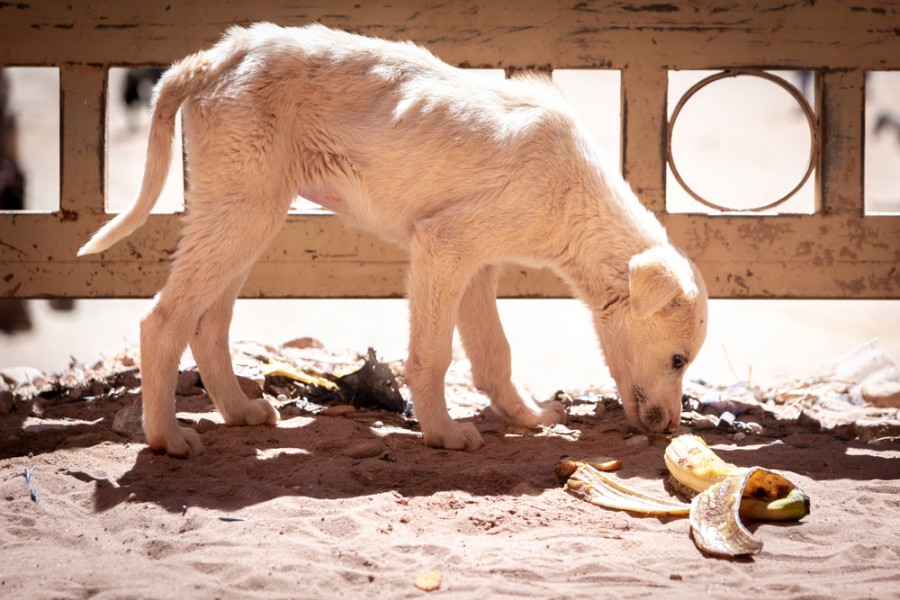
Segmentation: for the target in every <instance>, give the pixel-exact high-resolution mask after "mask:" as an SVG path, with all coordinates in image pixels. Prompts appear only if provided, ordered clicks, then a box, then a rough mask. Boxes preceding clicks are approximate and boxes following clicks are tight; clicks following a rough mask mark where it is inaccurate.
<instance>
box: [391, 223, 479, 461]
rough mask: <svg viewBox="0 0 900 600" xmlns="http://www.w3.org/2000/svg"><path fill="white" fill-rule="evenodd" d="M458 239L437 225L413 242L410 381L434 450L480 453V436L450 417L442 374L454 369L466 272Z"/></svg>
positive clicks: (418, 414) (420, 229)
mask: <svg viewBox="0 0 900 600" xmlns="http://www.w3.org/2000/svg"><path fill="white" fill-rule="evenodd" d="M458 242H459V240H458V239H455V236H453V235H452V234H451V233H449V232H447V231H442V230H441V228H440V226H439V225H436V224H433V223H429V224H423V225H420V226H419V227H418V229H417V232H416V235H415V238H414V239H413V241H412V243H411V244H410V260H411V263H410V274H409V314H410V331H409V359H408V360H407V363H406V383H407V385H408V386H409V388H410V391H411V392H412V398H413V406H414V407H415V411H416V418H417V419H418V420H419V425H420V426H421V428H422V433H423V434H424V436H425V443H426V444H427V445H428V446H431V447H434V448H449V449H452V450H469V451H471V450H477V449H478V448H480V447H481V446H482V444H483V441H482V439H481V434H479V433H478V430H477V429H476V428H475V426H474V425H472V424H471V423H466V424H461V423H457V422H456V421H454V420H453V419H451V418H450V414H449V413H448V412H447V403H446V400H445V398H444V376H445V375H446V373H447V368H448V367H449V366H450V360H451V355H452V344H453V328H454V322H455V316H456V311H457V310H458V307H459V300H460V297H461V296H462V290H463V288H464V286H465V284H466V279H467V278H468V273H469V272H471V271H470V270H467V269H466V268H465V267H464V262H463V260H462V259H461V256H460V252H459V244H458Z"/></svg>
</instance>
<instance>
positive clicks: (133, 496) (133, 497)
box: [125, 492, 137, 502]
mask: <svg viewBox="0 0 900 600" xmlns="http://www.w3.org/2000/svg"><path fill="white" fill-rule="evenodd" d="M135 500H137V494H135V493H134V492H131V493H130V494H128V497H127V498H125V502H134V501H135Z"/></svg>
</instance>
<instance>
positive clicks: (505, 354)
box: [457, 266, 566, 428]
mask: <svg viewBox="0 0 900 600" xmlns="http://www.w3.org/2000/svg"><path fill="white" fill-rule="evenodd" d="M496 289H497V269H496V267H493V266H486V267H484V268H482V269H481V270H480V271H479V272H478V273H477V274H476V275H475V276H474V277H473V278H472V280H471V281H470V282H469V285H468V287H467V288H466V292H465V294H464V295H463V298H462V302H461V303H460V307H459V322H458V324H457V326H458V328H459V336H460V339H461V340H462V343H463V347H464V348H465V350H466V355H467V356H468V357H469V360H470V361H471V363H472V377H473V379H474V381H475V387H477V388H478V389H479V390H481V391H482V392H484V393H485V394H487V396H488V397H489V398H490V399H491V408H492V409H493V410H494V411H495V412H496V413H498V414H499V415H500V416H501V417H503V418H504V419H506V421H507V422H509V423H512V424H514V425H521V426H524V427H528V428H534V427H537V426H538V425H551V424H554V423H560V422H563V421H565V419H566V411H565V408H564V407H563V405H562V404H560V403H559V402H555V401H548V402H543V403H537V402H535V401H534V400H533V399H532V398H531V396H530V395H528V394H522V393H520V392H519V390H518V389H517V388H516V385H515V384H514V383H513V381H512V359H511V354H510V349H509V342H507V340H506V335H505V334H504V333H503V325H502V324H501V322H500V315H499V314H498V312H497V299H496Z"/></svg>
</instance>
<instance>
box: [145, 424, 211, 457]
mask: <svg viewBox="0 0 900 600" xmlns="http://www.w3.org/2000/svg"><path fill="white" fill-rule="evenodd" d="M147 444H148V445H149V446H150V449H151V450H153V451H154V452H158V453H160V454H163V453H164V454H168V455H169V456H171V457H172V458H190V457H194V456H200V455H201V454H203V442H202V441H200V434H199V433H197V432H196V431H194V430H193V429H190V428H189V427H176V428H175V429H173V430H172V431H171V432H168V433H167V434H163V435H151V434H150V433H148V434H147Z"/></svg>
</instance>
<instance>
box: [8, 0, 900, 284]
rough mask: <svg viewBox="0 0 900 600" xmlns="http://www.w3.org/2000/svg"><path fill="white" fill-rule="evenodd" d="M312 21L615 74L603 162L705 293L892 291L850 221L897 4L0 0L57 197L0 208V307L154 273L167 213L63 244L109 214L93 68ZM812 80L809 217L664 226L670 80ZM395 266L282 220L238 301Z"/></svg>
mask: <svg viewBox="0 0 900 600" xmlns="http://www.w3.org/2000/svg"><path fill="white" fill-rule="evenodd" d="M259 20H268V21H273V22H277V23H280V24H283V25H301V24H306V23H309V22H312V21H320V22H322V23H324V24H326V25H330V26H333V27H339V28H343V29H347V30H350V31H355V32H359V33H364V34H370V35H377V36H382V37H388V38H398V39H410V40H413V41H416V42H418V43H421V44H423V45H425V46H427V47H428V48H429V49H431V50H432V51H433V52H435V54H437V55H438V56H439V57H441V58H442V59H444V60H445V61H447V62H449V63H451V64H457V65H466V66H472V67H484V68H501V69H506V70H507V72H510V71H515V70H518V69H523V68H540V69H542V70H547V69H552V68H603V69H618V70H620V71H621V90H622V91H621V94H622V97H621V102H622V103H621V107H622V122H621V160H622V170H623V173H624V174H625V176H626V178H627V179H628V181H629V182H630V183H631V185H632V186H633V187H634V189H635V190H636V192H637V193H638V195H639V196H640V198H641V199H642V201H643V202H644V203H645V204H647V206H649V207H650V208H651V209H652V210H654V211H656V212H657V213H658V214H659V215H660V218H661V219H662V220H663V221H664V222H665V224H666V226H667V228H668V230H669V232H670V235H671V237H672V238H673V239H674V240H675V242H676V243H677V244H679V245H680V246H681V247H683V248H684V249H685V250H686V251H687V253H688V254H689V255H690V256H691V257H692V258H693V259H695V260H696V261H697V263H698V265H699V267H700V269H701V270H702V271H703V273H704V275H705V277H706V280H707V284H708V287H709V289H710V294H711V295H712V296H714V297H773V298H775V297H778V298H787V297H807V298H894V299H896V298H900V216H897V215H894V216H875V215H871V216H870V215H865V214H864V209H863V147H864V130H863V110H864V97H865V73H866V71H869V70H897V69H900V6H898V5H897V4H896V3H895V2H890V1H888V0H881V1H878V2H873V1H870V0H849V1H845V0H818V1H813V0H803V1H787V0H778V1H774V2H773V1H760V2H754V3H750V2H719V1H713V2H699V1H690V2H674V1H669V2H648V1H633V2H614V1H609V0H597V1H591V0H586V1H577V0H571V1H564V2H554V1H541V0H518V1H499V0H498V1H493V2H491V1H486V2H474V1H470V0H448V1H445V2H434V3H430V2H413V1H411V0H393V1H391V2H368V1H366V0H355V1H343V0H338V1H330V2H319V3H312V2H272V1H259V2H244V1H242V0H196V1H194V2H188V1H184V0H142V1H141V2H130V1H123V0H97V1H92V2H87V1H85V2H81V1H77V0H69V1H59V0H43V1H38V0H21V1H15V0H13V1H0V66H55V67H58V68H59V70H60V87H61V95H60V97H61V104H62V105H61V109H60V110H61V133H60V135H61V152H62V156H61V173H60V179H61V186H60V187H61V198H60V209H59V210H58V211H56V212H53V213H46V214H35V213H30V214H29V213H22V214H13V213H5V214H0V296H14V297H42V296H74V297H142V296H150V295H152V294H153V293H155V292H156V291H157V289H158V288H159V287H160V286H161V284H162V282H163V280H164V279H165V276H166V273H167V271H168V260H169V256H170V253H171V251H172V249H173V247H174V246H175V243H176V241H177V236H178V230H179V224H178V216H177V215H153V216H151V218H150V220H149V222H148V224H147V225H145V226H144V227H143V228H142V229H141V230H140V231H139V232H138V233H136V234H135V235H133V236H132V237H130V238H129V239H128V240H127V241H125V242H123V243H120V244H119V245H118V246H116V247H114V248H113V249H111V250H109V251H107V252H106V253H104V254H102V255H99V256H89V257H84V258H80V259H76V258H75V252H76V250H77V248H78V247H79V246H80V244H81V243H83V242H84V241H85V240H86V239H88V236H89V235H90V234H91V233H92V232H93V231H94V230H95V229H97V228H98V227H99V226H100V225H101V224H102V223H103V222H104V221H106V220H107V219H108V218H109V217H108V215H107V214H105V209H104V206H105V194H106V147H107V134H106V132H107V125H106V118H107V116H106V112H107V111H106V108H107V107H106V103H107V81H108V69H109V67H115V66H146V65H154V64H155V65H165V64H168V63H170V62H172V61H173V60H176V59H178V58H180V57H182V56H184V55H186V54H188V53H190V52H193V51H196V50H198V49H200V48H203V47H205V46H208V45H209V44H211V43H213V42H214V41H215V40H216V39H217V38H218V37H219V36H220V35H221V34H222V32H223V31H224V30H225V29H226V28H227V27H228V26H229V25H232V24H246V23H250V22H253V21H259ZM676 69H723V70H729V69H741V70H753V71H754V72H755V71H758V70H761V69H804V70H812V71H815V84H816V91H817V94H816V98H817V100H816V106H815V107H813V108H814V110H813V116H812V118H813V121H812V123H813V127H814V130H815V140H816V142H815V148H814V153H813V158H814V161H815V165H814V166H815V174H816V178H815V187H816V211H815V214H812V215H763V214H715V215H706V214H667V213H666V210H665V208H666V204H665V186H666V164H667V163H666V160H667V131H668V127H669V123H668V117H667V115H668V106H667V83H668V73H669V70H676ZM405 269H406V256H405V254H404V253H403V252H402V251H400V250H398V249H396V248H394V247H393V246H390V245H388V244H385V243H383V242H381V241H380V240H378V239H377V238H375V237H374V236H372V235H370V234H368V233H364V232H360V231H356V230H352V229H348V228H345V227H343V226H342V225H341V223H340V222H339V221H338V220H337V219H336V218H335V217H333V216H330V215H291V216H290V217H289V218H288V222H287V224H286V226H285V227H284V229H283V231H282V232H281V233H280V234H279V236H278V237H277V238H276V240H275V242H274V243H273V245H272V246H271V248H270V249H269V250H268V252H267V253H266V254H265V255H264V257H263V258H262V259H261V260H260V262H259V263H258V264H257V266H256V267H255V269H254V270H253V273H252V275H251V277H250V279H249V281H248V282H247V285H246V286H245V288H244V290H243V292H242V295H243V296H245V297H389V296H398V295H401V294H402V293H403V280H404V273H405ZM500 293H501V295H503V296H528V297H552V296H565V295H567V291H566V290H565V288H564V287H563V286H562V284H561V283H560V282H559V281H558V280H557V279H556V277H555V276H553V275H552V274H550V273H548V272H545V271H534V270H529V269H516V268H508V269H507V272H506V274H505V275H504V277H503V279H502V281H501V286H500Z"/></svg>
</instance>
